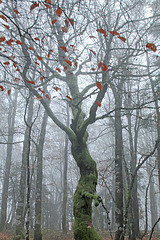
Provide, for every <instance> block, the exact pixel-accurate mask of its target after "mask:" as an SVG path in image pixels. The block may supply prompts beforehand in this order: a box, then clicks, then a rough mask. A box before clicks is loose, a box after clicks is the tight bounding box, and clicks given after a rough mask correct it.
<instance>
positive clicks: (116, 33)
mask: <svg viewBox="0 0 160 240" xmlns="http://www.w3.org/2000/svg"><path fill="white" fill-rule="evenodd" d="M109 33H110V34H112V35H113V36H115V35H117V36H118V35H119V33H118V32H116V31H109Z"/></svg>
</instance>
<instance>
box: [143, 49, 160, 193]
mask: <svg viewBox="0 0 160 240" xmlns="http://www.w3.org/2000/svg"><path fill="white" fill-rule="evenodd" d="M146 57H147V64H148V67H147V70H148V75H149V80H150V83H151V88H152V93H153V97H154V103H155V109H156V115H157V138H158V140H159V141H160V127H159V126H160V111H159V103H158V100H159V89H157V91H156V88H155V86H154V82H153V79H152V76H151V74H150V62H149V58H148V54H147V53H146ZM157 165H158V180H159V191H160V144H158V146H157Z"/></svg>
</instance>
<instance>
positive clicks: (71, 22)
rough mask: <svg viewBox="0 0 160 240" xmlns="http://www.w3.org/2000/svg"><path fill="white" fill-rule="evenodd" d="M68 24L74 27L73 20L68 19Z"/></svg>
mask: <svg viewBox="0 0 160 240" xmlns="http://www.w3.org/2000/svg"><path fill="white" fill-rule="evenodd" d="M69 22H70V24H71V25H72V26H73V27H74V19H73V18H70V19H69Z"/></svg>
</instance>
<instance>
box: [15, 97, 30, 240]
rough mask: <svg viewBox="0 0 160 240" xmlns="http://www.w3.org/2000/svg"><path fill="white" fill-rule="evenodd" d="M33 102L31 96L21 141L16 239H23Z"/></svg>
mask: <svg viewBox="0 0 160 240" xmlns="http://www.w3.org/2000/svg"><path fill="white" fill-rule="evenodd" d="M33 103H34V100H33V99H32V98H31V99H30V100H29V105H28V116H27V124H28V126H27V125H26V130H25V135H24V142H23V152H22V165H21V176H20V186H19V197H18V203H17V209H16V237H15V239H16V240H20V239H25V229H24V221H25V207H26V171H27V168H26V166H27V165H26V164H27V158H28V152H29V150H28V149H29V142H30V134H29V133H30V130H29V126H30V125H31V123H32V116H33Z"/></svg>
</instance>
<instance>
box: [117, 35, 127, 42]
mask: <svg viewBox="0 0 160 240" xmlns="http://www.w3.org/2000/svg"><path fill="white" fill-rule="evenodd" d="M118 38H119V39H121V41H123V42H125V41H126V38H125V37H121V36H118Z"/></svg>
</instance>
